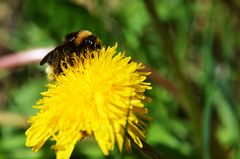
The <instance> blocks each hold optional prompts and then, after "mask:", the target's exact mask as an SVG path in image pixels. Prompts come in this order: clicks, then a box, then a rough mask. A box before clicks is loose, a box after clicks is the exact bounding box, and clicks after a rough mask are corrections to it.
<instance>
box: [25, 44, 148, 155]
mask: <svg viewBox="0 0 240 159" xmlns="http://www.w3.org/2000/svg"><path fill="white" fill-rule="evenodd" d="M116 47H117V46H116V45H115V46H114V47H108V48H102V49H100V50H98V51H92V52H90V51H88V52H87V53H86V55H85V56H81V57H79V56H74V57H73V61H74V65H71V66H70V65H69V64H67V65H68V67H66V65H62V69H63V73H62V74H60V75H58V76H57V77H56V78H55V80H54V81H52V82H50V83H49V84H48V85H47V91H45V92H43V93H42V98H41V99H40V100H39V101H37V103H36V105H35V106H33V107H34V108H37V109H39V112H38V113H37V114H36V115H35V116H32V117H31V118H30V119H29V123H30V127H29V129H28V130H27V131H26V136H27V139H26V146H28V147H32V149H33V151H38V150H39V149H40V148H41V147H42V146H43V145H44V143H45V142H46V141H47V140H48V139H49V138H50V139H51V140H53V141H55V145H53V146H52V148H53V149H54V150H55V152H56V156H57V159H69V158H70V156H71V153H72V151H73V149H74V146H75V144H76V143H77V142H78V141H79V140H81V139H83V138H84V137H87V136H93V137H95V139H96V141H97V143H98V145H99V147H100V149H101V150H102V152H103V153H104V155H108V154H109V152H110V151H111V150H113V149H114V145H115V143H116V144H117V145H118V148H119V150H120V151H122V148H123V147H124V146H125V147H126V148H127V149H130V147H131V141H133V142H134V143H136V145H138V146H139V147H140V148H141V147H142V142H141V140H144V138H145V131H144V127H145V126H146V124H145V123H144V120H146V119H148V118H149V117H148V116H147V113H148V110H147V109H146V108H145V107H144V105H143V103H142V101H143V100H144V98H145V96H144V91H145V90H146V89H151V87H150V83H147V82H144V81H145V79H146V76H147V75H148V74H149V73H148V72H142V71H141V69H143V68H144V67H143V65H142V64H139V63H136V62H131V61H130V57H126V56H125V54H124V53H121V52H120V53H116ZM64 66H65V67H64ZM126 134H127V135H126Z"/></svg>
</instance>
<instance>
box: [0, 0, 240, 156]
mask: <svg viewBox="0 0 240 159" xmlns="http://www.w3.org/2000/svg"><path fill="white" fill-rule="evenodd" d="M239 17H240V1H238V0H121V1H120V0H102V1H101V0H88V1H87V0H0V58H1V57H3V56H4V55H7V54H13V53H17V52H18V51H22V50H27V49H33V48H41V47H48V46H56V45H58V44H60V43H61V42H62V41H63V37H64V35H65V34H67V33H69V32H73V31H78V30H82V29H87V30H90V31H91V32H93V33H94V34H95V35H97V36H98V37H99V38H100V39H101V40H102V42H103V43H104V44H105V45H114V44H115V43H116V42H118V46H119V47H118V49H119V51H122V50H125V51H126V54H127V55H128V56H132V57H133V59H135V60H137V61H141V62H143V63H144V64H145V65H146V66H148V67H149V69H151V71H153V73H152V75H151V76H150V77H149V79H148V80H149V81H151V82H152V86H153V89H152V90H151V91H148V92H147V93H146V94H147V95H148V96H149V97H151V98H152V102H151V103H146V107H148V108H149V111H150V116H152V117H153V118H154V120H153V121H152V122H150V124H149V127H148V129H147V143H148V144H149V145H151V146H152V147H153V148H154V149H155V150H157V151H159V152H160V153H162V154H163V155H164V156H165V158H166V159H200V158H203V159H240V137H239V130H240V128H239V120H240V107H239V106H240V30H239V28H240V18H239ZM44 69H45V68H44V67H40V66H39V64H38V63H36V64H31V65H25V66H22V67H18V68H15V69H11V70H0V159H43V158H45V159H53V158H55V154H54V152H53V150H51V149H50V144H48V143H47V144H45V146H44V147H43V148H42V149H41V150H40V151H39V152H38V153H33V152H32V151H31V148H26V147H25V145H24V143H25V135H24V132H25V130H26V128H27V125H26V123H25V121H26V119H27V118H28V117H29V116H30V115H33V114H34V113H35V112H36V111H35V110H34V109H32V108H31V106H32V105H34V103H35V101H36V100H37V99H39V98H40V97H41V96H40V92H41V91H43V90H45V89H46V87H45V85H46V83H47V80H46V75H45V72H44ZM116 148H117V147H116ZM71 158H72V159H77V158H89V159H92V158H96V159H100V158H109V159H111V158H117V159H118V158H119V159H120V158H126V159H133V158H146V156H144V155H143V154H141V153H139V152H138V151H137V150H136V149H133V152H131V153H126V152H124V157H123V155H121V154H120V153H119V152H118V150H117V149H115V150H114V151H113V152H112V153H111V154H110V156H108V157H105V156H103V154H102V152H101V151H100V149H99V147H98V146H97V143H95V141H93V140H91V139H90V140H84V141H83V142H79V143H78V144H77V145H76V147H75V150H74V152H73V154H72V157H71Z"/></svg>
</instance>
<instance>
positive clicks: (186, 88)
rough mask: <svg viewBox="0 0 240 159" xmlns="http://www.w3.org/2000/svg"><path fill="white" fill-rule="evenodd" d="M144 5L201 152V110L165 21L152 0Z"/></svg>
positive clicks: (146, 0) (146, 1) (147, 0)
mask: <svg viewBox="0 0 240 159" xmlns="http://www.w3.org/2000/svg"><path fill="white" fill-rule="evenodd" d="M144 3H145V6H146V9H147V11H148V12H149V14H150V17H151V18H152V21H153V23H154V27H155V29H156V31H157V34H158V35H159V37H160V39H161V40H162V41H161V44H162V47H163V49H164V51H163V52H164V53H165V56H166V57H167V60H168V61H169V64H170V65H171V66H172V70H173V71H174V74H175V76H176V77H177V80H178V81H177V82H178V84H179V87H180V90H181V91H182V92H183V93H182V96H181V99H182V101H181V102H182V103H183V106H184V109H185V110H186V112H187V114H188V115H189V117H190V118H191V120H192V122H193V126H194V131H195V139H197V141H196V142H197V145H198V149H199V154H202V140H201V132H202V121H201V110H200V106H198V105H197V102H195V101H197V99H196V96H194V94H193V92H192V90H191V87H190V86H191V85H190V84H189V82H188V81H187V80H186V79H185V77H184V75H183V73H182V71H181V70H180V65H179V62H178V60H177V59H176V56H175V54H174V49H173V46H174V41H173V40H172V39H171V34H170V33H169V31H168V30H169V29H168V26H167V25H166V23H163V22H162V21H160V20H159V18H158V15H157V12H156V9H155V7H154V3H153V1H152V0H144Z"/></svg>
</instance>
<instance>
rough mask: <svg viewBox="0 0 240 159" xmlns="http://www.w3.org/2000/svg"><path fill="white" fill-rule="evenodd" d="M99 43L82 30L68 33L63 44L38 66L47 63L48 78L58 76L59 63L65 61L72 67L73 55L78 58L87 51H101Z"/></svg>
mask: <svg viewBox="0 0 240 159" xmlns="http://www.w3.org/2000/svg"><path fill="white" fill-rule="evenodd" d="M101 47H102V43H101V41H100V40H99V39H98V38H97V37H96V36H95V35H93V34H92V33H91V32H90V31H87V30H82V31H77V32H72V33H69V34H67V35H66V36H65V40H64V42H63V44H61V45H59V46H57V47H56V48H55V49H54V50H52V51H50V52H49V53H48V54H47V55H46V56H45V57H44V58H43V59H42V61H41V62H40V65H43V64H45V63H47V64H48V65H49V67H48V68H47V73H48V76H49V77H51V76H52V75H50V74H54V75H59V74H60V73H61V72H62V68H61V65H62V64H61V63H62V62H61V61H63V60H67V63H69V64H70V65H73V61H72V58H71V57H73V55H74V54H76V55H77V56H80V55H81V54H83V55H84V54H85V53H86V51H87V50H90V51H94V50H98V49H101Z"/></svg>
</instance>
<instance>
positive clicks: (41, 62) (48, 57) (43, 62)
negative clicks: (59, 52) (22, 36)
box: [40, 50, 54, 65]
mask: <svg viewBox="0 0 240 159" xmlns="http://www.w3.org/2000/svg"><path fill="white" fill-rule="evenodd" d="M53 53H54V50H53V51H50V52H49V53H48V54H47V55H46V56H44V58H43V59H42V60H41V61H40V65H44V64H45V63H47V62H49V61H50V58H51V57H52V54H53Z"/></svg>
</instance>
